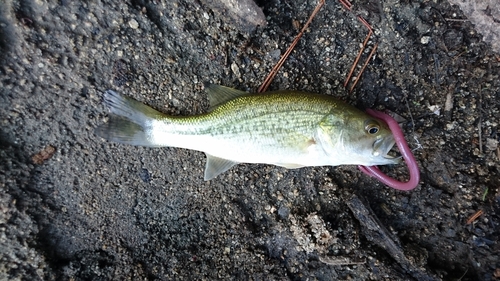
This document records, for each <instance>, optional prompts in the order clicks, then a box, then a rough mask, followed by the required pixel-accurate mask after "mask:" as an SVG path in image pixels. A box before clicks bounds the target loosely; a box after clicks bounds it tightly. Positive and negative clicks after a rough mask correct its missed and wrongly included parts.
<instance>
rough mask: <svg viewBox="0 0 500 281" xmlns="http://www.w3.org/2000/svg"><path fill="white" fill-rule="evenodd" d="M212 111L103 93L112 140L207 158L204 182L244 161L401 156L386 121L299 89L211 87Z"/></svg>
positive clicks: (289, 164) (391, 160)
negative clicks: (171, 108)
mask: <svg viewBox="0 0 500 281" xmlns="http://www.w3.org/2000/svg"><path fill="white" fill-rule="evenodd" d="M205 89H206V90H207V92H208V100H209V103H210V107H209V108H208V110H207V112H206V113H203V114H199V115H192V116H170V115H167V114H164V113H161V112H159V111H157V110H155V109H153V108H151V107H149V106H147V105H145V104H143V103H141V102H139V101H137V100H135V99H132V98H130V97H127V96H124V95H120V94H118V93H116V92H115V91H112V90H107V91H106V92H105V94H104V104H105V105H106V106H107V108H108V109H109V112H110V114H109V117H108V121H107V123H104V124H102V125H100V126H99V127H97V129H96V134H97V135H98V136H100V137H102V138H104V139H106V140H108V141H112V142H117V143H122V144H129V145H136V146H146V147H177V148H184V149H191V150H197V151H202V152H204V153H205V154H206V158H207V161H206V166H205V173H204V179H205V180H211V179H213V178H215V177H216V176H218V175H219V174H221V173H224V172H225V171H227V170H229V169H230V168H231V167H233V166H235V165H237V164H239V163H260V164H270V165H276V166H281V167H285V168H288V169H296V168H301V167H311V166H338V165H364V166H373V165H389V164H398V163H400V161H401V159H400V158H398V157H394V156H391V155H390V154H389V151H390V150H391V149H392V147H393V146H394V144H395V140H394V137H393V136H392V133H391V131H390V130H389V128H388V126H387V124H385V123H384V122H383V121H382V120H380V119H377V118H375V117H372V116H370V115H368V114H367V113H365V112H363V111H361V110H359V109H357V108H356V107H354V106H352V105H349V104H347V103H345V102H343V101H340V100H338V99H335V98H334V97H332V96H328V95H321V94H314V93H308V92H301V91H294V90H280V91H271V92H266V93H248V92H244V91H240V90H236V89H233V88H230V87H225V86H220V85H215V84H206V85H205Z"/></svg>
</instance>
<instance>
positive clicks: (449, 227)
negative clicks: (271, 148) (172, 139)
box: [0, 0, 500, 280]
mask: <svg viewBox="0 0 500 281" xmlns="http://www.w3.org/2000/svg"><path fill="white" fill-rule="evenodd" d="M257 4H258V5H259V6H260V7H261V8H262V10H263V12H264V15H265V17H266V20H267V25H265V26H260V27H257V28H255V29H253V30H251V29H252V28H248V26H247V27H242V26H241V25H240V23H239V22H238V20H237V19H234V18H232V17H231V12H228V11H223V10H220V8H216V7H215V6H214V5H213V3H211V2H210V1H188V0H176V1H142V0H133V1H127V2H123V1H116V0H110V1H84V2H80V1H64V0H63V1H49V2H48V3H45V2H42V1H34V0H33V1H32V0H18V1H9V0H7V1H1V2H0V48H1V58H0V59H1V67H0V79H1V80H0V83H1V88H0V118H1V119H0V120H1V126H0V159H1V161H0V190H1V192H0V234H1V235H0V258H1V262H0V279H1V280H155V279H158V280H188V279H189V280H215V279H232V280H498V279H499V278H500V259H499V257H498V256H499V252H500V244H499V241H498V240H499V236H500V227H499V223H500V216H499V214H500V191H499V186H500V176H499V174H500V173H499V171H500V162H499V157H500V150H499V147H498V141H499V140H500V134H499V122H500V113H499V107H500V106H499V105H500V77H499V73H500V62H499V58H500V56H499V54H495V53H494V52H493V51H492V49H491V46H490V45H488V44H487V43H485V42H484V41H483V40H482V36H481V35H480V34H479V33H478V31H477V30H475V27H474V26H473V25H472V24H471V22H470V21H469V20H467V18H466V17H465V15H464V14H463V13H462V12H461V11H460V9H459V8H458V7H457V6H452V5H450V4H449V3H448V2H446V1H427V0H422V1H407V0H384V1H380V2H376V1H365V0H363V1H358V2H354V3H353V4H354V10H355V13H356V14H358V15H362V16H363V17H364V18H366V19H367V20H368V22H370V23H371V24H372V25H373V27H374V30H375V34H374V36H373V37H372V39H371V40H370V42H369V44H368V45H369V48H368V51H369V50H370V49H371V47H372V46H373V45H374V44H375V43H378V49H377V51H376V56H375V58H374V59H373V60H372V61H371V62H370V64H369V66H368V67H367V69H366V71H365V73H364V74H363V76H362V78H361V80H360V82H359V84H358V85H357V86H356V88H355V90H354V91H353V92H352V93H349V91H347V90H345V89H344V87H343V86H342V83H343V80H344V78H345V77H346V74H347V73H348V71H349V68H350V66H351V65H352V63H353V61H354V58H355V57H356V54H357V52H358V50H359V47H360V44H361V43H362V42H363V40H364V38H365V36H366V34H367V30H366V28H365V27H364V26H363V25H362V24H361V23H360V22H359V21H358V20H357V19H356V17H355V16H354V15H353V14H352V13H349V12H348V11H346V9H345V8H343V7H342V6H341V5H340V4H339V3H338V2H337V1H333V0H331V1H330V0H329V1H327V3H326V5H325V6H324V7H323V9H322V10H321V12H320V13H319V14H318V16H317V17H316V18H315V19H314V21H313V23H312V25H311V27H310V30H309V32H307V33H306V34H305V35H304V37H303V38H302V40H301V41H300V43H299V44H298V45H297V47H296V50H295V51H294V52H293V53H292V55H291V57H290V58H289V59H288V61H287V62H286V63H285V65H284V67H283V69H282V70H281V71H280V73H278V75H277V76H276V78H275V80H274V82H273V83H272V84H271V88H270V89H296V90H304V91H309V92H317V93H322V94H325V95H333V96H336V97H338V98H340V99H343V100H346V101H347V102H349V103H351V104H354V105H355V106H357V107H359V108H361V109H365V108H375V109H379V110H387V111H389V112H393V113H396V114H398V115H399V116H401V118H402V123H401V124H402V126H403V129H404V131H405V134H406V137H407V139H408V141H409V144H410V146H411V147H412V148H416V150H415V156H416V158H417V160H418V163H419V165H420V167H421V173H422V179H421V184H420V185H419V187H417V188H416V189H415V190H412V191H410V192H402V191H397V190H394V189H391V188H388V187H386V186H384V185H383V184H380V183H379V182H377V181H375V180H373V179H370V178H368V177H367V176H365V175H363V174H362V173H361V172H359V171H358V170H357V169H356V167H354V166H341V167H315V168H303V169H298V170H286V169H283V168H279V167H274V166H268V165H249V164H241V165H238V166H236V167H234V168H232V169H230V170H229V171H227V172H225V173H224V174H222V175H220V176H219V177H217V178H216V179H214V180H211V181H207V182H205V181H204V180H203V169H204V165H205V156H204V154H203V153H200V152H196V151H187V150H182V149H175V148H143V147H131V146H126V145H119V144H114V143H109V142H106V141H105V140H103V139H100V138H99V137H97V136H96V135H95V134H94V129H95V128H96V127H97V126H98V125H99V124H102V123H104V122H105V121H106V118H107V110H106V108H105V107H104V106H103V105H102V94H103V91H105V90H107V89H113V90H115V91H118V92H121V93H123V94H125V95H128V96H131V97H134V98H135V99H137V100H140V101H142V102H144V103H146V104H148V105H151V106H153V107H155V108H157V109H159V110H160V111H163V112H165V113H168V114H172V115H191V114H197V113H201V112H204V111H205V110H206V109H207V107H208V100H207V96H206V93H205V92H204V90H203V82H207V81H208V82H212V83H217V84H222V85H226V86H231V87H234V88H238V89H241V90H248V91H256V89H257V88H258V87H259V86H260V84H261V83H262V81H263V79H264V77H265V76H266V75H267V74H268V73H269V71H270V70H271V68H272V67H273V65H274V64H275V63H276V61H277V60H278V58H279V56H280V54H282V53H283V52H284V51H285V49H286V48H287V46H288V45H289V44H290V42H291V41H292V40H293V37H294V36H295V35H296V34H297V33H298V29H297V28H298V27H299V26H300V25H301V24H303V23H304V22H305V20H306V19H307V18H308V16H309V14H310V12H311V11H312V10H313V9H314V7H315V5H316V1H311V0H309V1H303V0H296V1H295V0H294V1H291V0H283V1H280V0H272V1H259V2H258V3H257ZM485 13H488V11H486V10H485ZM497 18H498V17H497ZM417 148H418V149H417ZM383 170H384V171H385V172H387V173H388V174H390V175H391V176H393V177H395V178H402V179H404V178H405V177H406V176H407V171H406V169H405V168H404V167H403V165H398V166H391V167H384V168H383ZM478 211H482V212H483V213H482V214H481V215H480V216H479V217H478V218H477V219H475V220H474V221H473V222H472V223H467V222H468V220H469V218H470V217H471V216H472V215H473V214H475V213H476V212H478Z"/></svg>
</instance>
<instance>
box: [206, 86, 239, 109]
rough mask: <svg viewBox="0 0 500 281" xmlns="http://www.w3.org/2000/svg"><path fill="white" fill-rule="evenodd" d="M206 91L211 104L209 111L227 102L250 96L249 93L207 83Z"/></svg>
mask: <svg viewBox="0 0 500 281" xmlns="http://www.w3.org/2000/svg"><path fill="white" fill-rule="evenodd" d="M205 89H206V90H207V92H208V101H209V102H210V108H209V110H212V109H213V108H215V107H216V106H218V105H220V104H223V103H225V102H227V101H230V100H233V99H235V98H238V97H241V96H244V95H248V93H247V92H244V91H240V90H236V89H233V88H229V87H224V86H220V85H215V84H209V83H205Z"/></svg>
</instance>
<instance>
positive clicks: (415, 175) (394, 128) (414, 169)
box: [358, 109, 420, 190]
mask: <svg viewBox="0 0 500 281" xmlns="http://www.w3.org/2000/svg"><path fill="white" fill-rule="evenodd" d="M366 112H367V113H368V114H370V115H371V116H373V117H375V118H379V119H382V120H383V121H385V122H386V123H387V125H388V126H389V129H391V132H392V134H393V135H394V139H395V140H396V145H397V146H398V148H399V151H400V152H401V155H402V156H403V159H404V160H405V162H406V166H407V167H408V170H409V171H410V179H409V180H408V181H407V182H400V181H398V180H395V179H393V178H391V177H389V176H388V175H386V174H384V173H382V171H380V169H379V168H378V167H377V166H361V165H360V166H358V168H359V169H360V170H361V171H362V172H363V173H365V174H367V175H369V176H370V177H374V178H376V179H378V180H379V181H380V182H382V183H384V184H386V185H388V186H390V187H392V188H394V189H398V190H412V189H414V188H415V187H417V185H418V182H419V181H420V171H419V169H418V165H417V161H415V156H413V153H412V152H411V150H410V148H409V147H408V144H407V143H406V140H405V138H404V136H403V132H402V131H401V128H399V125H398V122H396V120H394V118H392V117H391V116H389V115H387V114H385V113H382V112H380V111H375V110H372V109H367V110H366Z"/></svg>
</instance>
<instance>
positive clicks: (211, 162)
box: [205, 153, 238, 181]
mask: <svg viewBox="0 0 500 281" xmlns="http://www.w3.org/2000/svg"><path fill="white" fill-rule="evenodd" d="M205 154H206V155H207V165H206V166H205V180H206V181H207V180H211V179H213V178H215V177H216V176H218V175H220V174H222V173H224V172H225V171H227V170H229V169H230V168H231V167H233V166H234V165H236V164H238V163H237V162H233V161H231V160H227V159H223V158H219V157H216V156H213V155H210V154H208V153H205Z"/></svg>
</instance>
